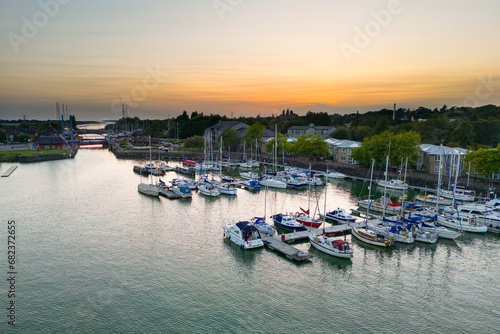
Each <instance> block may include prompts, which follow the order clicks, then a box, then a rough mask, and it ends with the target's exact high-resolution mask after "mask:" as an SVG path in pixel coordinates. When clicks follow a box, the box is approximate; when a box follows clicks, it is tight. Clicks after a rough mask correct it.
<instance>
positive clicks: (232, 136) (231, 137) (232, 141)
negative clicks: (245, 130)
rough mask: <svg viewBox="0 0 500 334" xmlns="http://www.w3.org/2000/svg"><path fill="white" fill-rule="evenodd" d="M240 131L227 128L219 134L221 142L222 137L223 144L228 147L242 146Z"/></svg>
mask: <svg viewBox="0 0 500 334" xmlns="http://www.w3.org/2000/svg"><path fill="white" fill-rule="evenodd" d="M238 135H239V132H238V131H236V130H235V129H233V128H227V129H225V130H224V131H222V133H221V134H220V135H219V138H218V140H219V142H220V140H221V137H222V145H223V146H224V147H226V148H230V147H232V148H236V147H238V146H240V138H239V137H238Z"/></svg>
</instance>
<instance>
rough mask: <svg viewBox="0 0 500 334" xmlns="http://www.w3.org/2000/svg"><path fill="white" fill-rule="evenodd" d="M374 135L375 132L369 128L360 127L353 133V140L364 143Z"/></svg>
mask: <svg viewBox="0 0 500 334" xmlns="http://www.w3.org/2000/svg"><path fill="white" fill-rule="evenodd" d="M372 135H373V130H372V128H370V127H369V126H358V127H356V128H355V129H354V130H353V131H351V136H352V140H356V141H363V140H364V139H365V138H367V137H371V136H372Z"/></svg>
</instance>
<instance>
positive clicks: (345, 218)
mask: <svg viewBox="0 0 500 334" xmlns="http://www.w3.org/2000/svg"><path fill="white" fill-rule="evenodd" d="M326 218H328V219H331V220H335V221H337V222H339V223H354V222H355V221H356V218H354V217H353V216H352V215H350V214H348V213H347V212H345V210H344V209H340V208H337V209H335V210H333V211H330V212H327V213H326Z"/></svg>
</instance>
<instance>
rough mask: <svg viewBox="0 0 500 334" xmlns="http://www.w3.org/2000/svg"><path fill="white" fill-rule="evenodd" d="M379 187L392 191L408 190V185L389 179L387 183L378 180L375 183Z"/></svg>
mask: <svg viewBox="0 0 500 334" xmlns="http://www.w3.org/2000/svg"><path fill="white" fill-rule="evenodd" d="M377 183H378V185H379V187H384V188H386V189H393V190H408V184H407V183H404V182H403V181H401V180H396V179H391V180H389V181H385V180H378V181H377Z"/></svg>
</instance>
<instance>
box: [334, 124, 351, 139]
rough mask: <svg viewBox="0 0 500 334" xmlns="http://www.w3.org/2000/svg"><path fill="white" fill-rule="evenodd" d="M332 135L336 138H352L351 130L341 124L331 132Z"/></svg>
mask: <svg viewBox="0 0 500 334" xmlns="http://www.w3.org/2000/svg"><path fill="white" fill-rule="evenodd" d="M330 137H331V138H335V139H351V132H350V131H349V129H348V128H346V127H345V126H339V127H338V128H336V129H335V131H333V132H332V133H331V134H330Z"/></svg>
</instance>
